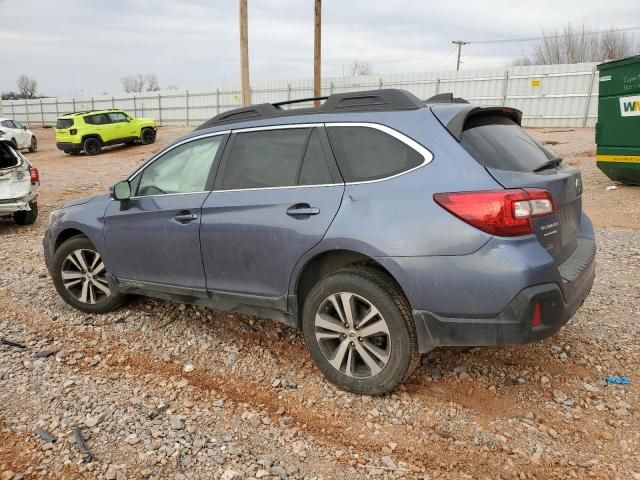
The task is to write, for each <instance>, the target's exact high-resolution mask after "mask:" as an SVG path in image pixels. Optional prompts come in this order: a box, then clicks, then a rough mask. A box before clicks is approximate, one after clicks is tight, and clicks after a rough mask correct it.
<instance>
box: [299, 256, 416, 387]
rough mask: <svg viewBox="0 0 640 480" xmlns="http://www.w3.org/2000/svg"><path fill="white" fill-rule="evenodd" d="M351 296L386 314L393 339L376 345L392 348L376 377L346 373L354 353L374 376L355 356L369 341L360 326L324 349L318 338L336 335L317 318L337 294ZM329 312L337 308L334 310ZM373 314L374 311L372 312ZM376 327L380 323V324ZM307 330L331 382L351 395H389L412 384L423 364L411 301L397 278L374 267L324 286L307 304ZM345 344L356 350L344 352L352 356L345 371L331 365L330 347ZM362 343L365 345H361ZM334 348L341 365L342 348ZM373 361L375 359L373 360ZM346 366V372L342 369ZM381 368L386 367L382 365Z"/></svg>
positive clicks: (337, 276)
mask: <svg viewBox="0 0 640 480" xmlns="http://www.w3.org/2000/svg"><path fill="white" fill-rule="evenodd" d="M345 292H349V293H350V294H353V295H354V297H355V298H356V302H360V301H361V300H365V301H366V302H368V303H369V304H370V306H373V307H375V309H377V311H378V312H379V314H380V318H379V320H382V321H383V322H384V323H385V326H386V327H387V330H388V335H387V333H385V334H384V337H383V338H382V339H380V338H378V339H375V338H374V341H380V340H381V341H382V342H383V343H382V344H378V345H381V347H382V349H387V350H388V355H387V356H386V358H387V359H386V363H384V365H383V366H382V367H381V370H380V371H379V372H377V373H376V374H372V375H369V376H366V374H365V375H364V376H362V375H361V376H359V377H358V376H357V375H356V374H355V369H354V370H353V372H352V373H353V374H351V375H349V374H347V373H346V371H347V369H348V368H349V366H348V365H349V361H350V359H351V355H353V356H354V358H360V360H361V366H362V367H365V369H368V370H369V372H370V373H373V371H372V370H371V369H369V368H368V367H366V365H365V364H366V362H365V361H364V357H362V356H360V354H359V353H358V356H356V354H355V353H354V352H355V351H358V352H359V351H360V350H358V348H360V349H362V348H363V345H362V343H363V339H362V337H360V336H359V335H358V332H357V330H358V329H357V328H356V326H355V325H354V326H353V328H354V329H355V330H356V331H353V329H352V331H351V333H348V336H347V335H346V334H341V337H340V338H336V339H330V340H326V341H324V340H323V343H322V345H321V343H320V340H318V339H317V338H316V333H317V330H318V331H320V332H323V333H327V332H328V333H330V334H332V335H334V334H333V333H332V332H331V331H330V330H322V329H321V328H319V329H317V328H316V314H317V313H318V310H319V309H320V308H325V306H326V305H330V303H328V302H329V299H330V298H331V296H332V295H336V294H344V293H345ZM373 307H371V308H373ZM329 308H331V307H330V306H329ZM354 308H355V309H356V311H357V310H358V309H359V308H360V309H361V308H362V305H360V306H356V307H354ZM368 311H369V312H371V311H372V309H370V310H368ZM364 312H365V313H366V312H367V310H364ZM356 316H357V315H356ZM374 318H375V317H374ZM354 323H355V322H354ZM373 323H377V321H376V322H373ZM345 325H346V324H345ZM368 325H371V324H368ZM302 329H303V333H304V338H305V342H306V344H307V348H308V349H309V352H310V353H311V357H312V358H313V360H314V361H315V363H316V365H317V366H318V367H319V368H320V370H321V371H322V373H324V375H325V376H326V377H327V379H328V380H329V381H331V382H332V383H334V384H335V385H337V386H338V387H339V388H341V389H344V390H347V391H349V392H353V393H358V394H363V395H378V394H383V393H387V392H389V391H391V390H393V389H394V388H395V387H396V386H397V385H398V384H399V383H401V382H403V381H404V380H406V379H407V378H408V377H409V376H410V375H411V374H412V373H413V372H414V370H415V369H416V367H417V366H418V365H419V363H420V354H419V352H418V342H417V339H416V329H415V323H414V320H413V315H412V314H411V308H410V306H409V302H408V301H407V299H406V297H405V296H404V294H403V293H402V291H401V290H400V287H399V286H398V285H397V283H396V282H395V281H394V280H393V279H392V278H391V277H389V276H388V275H387V274H385V273H384V272H381V271H379V270H376V269H374V268H368V267H360V266H357V267H348V268H345V269H343V270H339V271H337V272H335V273H333V274H331V275H330V276H328V277H327V278H325V279H323V280H321V281H320V282H318V283H317V284H316V285H315V286H314V287H313V289H312V290H311V292H310V293H309V295H308V296H307V298H306V299H305V300H304V306H303V310H302ZM362 331H364V330H361V332H362ZM354 335H355V336H354ZM349 337H351V338H349ZM369 338H370V337H366V338H365V339H364V342H367V341H368V339H369ZM345 341H346V342H349V343H350V346H348V347H346V348H347V349H348V350H346V351H347V353H344V350H343V355H342V356H343V357H344V358H346V362H345V363H343V362H342V361H340V366H339V368H336V367H334V366H333V365H332V364H331V363H330V360H329V358H328V356H327V353H326V351H327V345H326V344H327V343H330V342H336V343H337V345H341V344H342V343H344V342H345ZM357 342H360V343H359V344H357V345H356V343H357ZM387 342H388V343H387ZM334 348H335V349H336V350H335V356H334V357H333V358H334V361H335V358H337V355H338V351H339V349H340V347H339V346H336V347H334ZM367 351H368V352H371V349H370V348H369V347H368V349H367ZM380 351H382V350H380ZM349 352H351V353H349ZM370 358H372V357H371V356H370ZM354 362H356V364H357V360H354ZM343 365H344V371H343V370H342V366H343ZM378 368H380V366H379V365H378ZM361 371H362V369H361Z"/></svg>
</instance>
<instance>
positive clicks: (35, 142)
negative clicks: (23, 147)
mask: <svg viewBox="0 0 640 480" xmlns="http://www.w3.org/2000/svg"><path fill="white" fill-rule="evenodd" d="M29 151H30V152H31V153H34V152H37V151H38V139H37V138H36V136H35V135H33V136H32V137H31V145H29Z"/></svg>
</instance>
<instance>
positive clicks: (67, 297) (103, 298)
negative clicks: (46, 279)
mask: <svg viewBox="0 0 640 480" xmlns="http://www.w3.org/2000/svg"><path fill="white" fill-rule="evenodd" d="M77 251H81V252H82V253H81V254H82V255H83V259H84V260H85V264H86V265H88V266H89V267H90V266H91V265H90V263H91V260H92V259H95V257H93V258H92V257H90V254H89V253H88V252H93V253H94V254H98V252H97V251H96V250H95V247H94V246H93V244H92V243H91V241H90V240H89V239H88V238H87V237H84V236H76V237H72V238H70V239H69V240H66V241H65V242H64V243H63V244H62V245H60V247H58V249H57V250H56V253H55V255H54V257H53V265H52V268H51V270H52V274H51V277H52V279H53V285H54V286H55V287H56V290H57V291H58V294H59V295H60V296H61V297H62V299H63V300H64V301H65V302H67V303H68V304H69V305H71V306H72V307H74V308H77V309H78V310H81V311H83V312H87V313H107V312H111V311H112V310H115V309H116V308H118V307H119V306H120V305H122V303H123V302H124V301H125V299H126V297H125V296H124V295H122V294H118V293H116V294H114V293H112V292H111V291H109V294H108V295H106V294H104V293H101V292H102V290H100V289H99V288H97V287H95V286H93V285H94V284H95V283H96V282H94V281H93V280H92V282H89V280H88V279H87V277H86V275H84V274H82V270H81V269H80V268H78V269H77V273H78V274H81V275H80V276H79V278H80V284H79V285H74V286H71V287H69V288H67V287H66V286H65V283H64V281H63V279H62V271H63V269H65V272H66V273H67V274H68V273H69V271H68V270H67V269H68V268H69V269H73V266H72V265H71V262H70V261H69V260H68V257H69V256H71V255H72V254H73V253H74V252H77ZM98 256H99V254H98ZM74 258H77V257H74ZM75 265H80V262H77V260H76V262H75ZM96 265H98V266H99V263H98V264H96ZM73 271H74V272H75V271H76V270H75V269H73ZM94 271H95V268H94ZM103 272H104V270H103ZM104 273H106V272H104ZM98 276H99V275H98V274H96V275H95V277H92V279H93V278H97V277H98ZM100 276H101V277H103V276H104V275H103V274H102V273H101V274H100ZM72 281H73V280H72ZM85 282H86V283H91V284H90V285H89V286H88V287H87V292H88V293H84V296H85V297H86V298H87V300H95V301H96V303H90V302H84V301H82V300H81V298H82V296H83V292H84V290H83V289H84V285H83V284H84V283H85ZM101 282H104V280H101ZM67 284H68V285H69V280H68V279H67ZM101 284H103V283H101ZM107 288H108V287H107ZM76 291H77V294H76Z"/></svg>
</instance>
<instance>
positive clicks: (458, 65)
mask: <svg viewBox="0 0 640 480" xmlns="http://www.w3.org/2000/svg"><path fill="white" fill-rule="evenodd" d="M451 43H453V44H454V45H458V62H457V63H456V72H459V71H460V54H461V53H462V46H463V45H467V44H468V43H469V42H463V41H462V40H454V41H453V42H451Z"/></svg>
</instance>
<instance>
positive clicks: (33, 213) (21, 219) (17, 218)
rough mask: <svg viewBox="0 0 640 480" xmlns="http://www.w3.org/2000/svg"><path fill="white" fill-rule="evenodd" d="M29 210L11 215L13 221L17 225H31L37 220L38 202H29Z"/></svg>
mask: <svg viewBox="0 0 640 480" xmlns="http://www.w3.org/2000/svg"><path fill="white" fill-rule="evenodd" d="M29 208H30V209H31V210H29V211H28V212H27V211H26V210H20V211H19V212H15V213H14V214H13V221H14V222H16V223H17V224H18V225H32V224H33V223H35V221H36V218H38V202H29Z"/></svg>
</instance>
